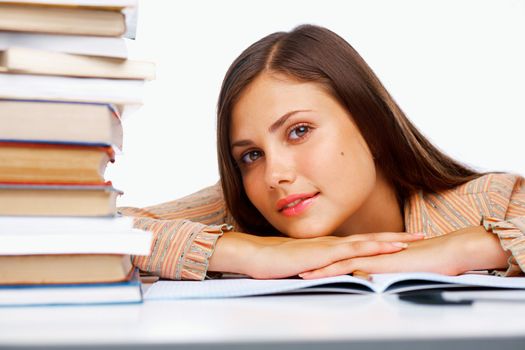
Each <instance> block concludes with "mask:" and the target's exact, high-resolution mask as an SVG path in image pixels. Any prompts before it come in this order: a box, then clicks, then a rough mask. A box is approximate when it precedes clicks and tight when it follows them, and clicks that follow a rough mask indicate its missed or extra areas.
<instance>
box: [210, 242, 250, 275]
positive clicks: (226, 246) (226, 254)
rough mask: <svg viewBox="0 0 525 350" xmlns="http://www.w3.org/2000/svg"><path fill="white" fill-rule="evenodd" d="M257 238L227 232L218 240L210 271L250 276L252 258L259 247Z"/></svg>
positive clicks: (211, 258) (211, 259)
mask: <svg viewBox="0 0 525 350" xmlns="http://www.w3.org/2000/svg"><path fill="white" fill-rule="evenodd" d="M256 238H258V237H256V236H253V235H249V234H246V233H241V232H226V233H224V234H223V235H222V236H221V237H220V238H219V239H218V240H217V243H216V245H215V250H214V252H213V254H212V255H211V257H210V260H209V265H208V271H217V272H231V273H241V274H246V275H249V274H250V273H249V272H250V271H251V268H250V266H251V264H252V263H253V262H252V260H251V259H250V257H253V256H254V255H255V252H256V251H257V249H258V247H259V245H258V244H257V240H256Z"/></svg>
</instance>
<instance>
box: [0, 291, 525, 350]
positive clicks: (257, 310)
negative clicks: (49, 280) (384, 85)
mask: <svg viewBox="0 0 525 350" xmlns="http://www.w3.org/2000/svg"><path fill="white" fill-rule="evenodd" d="M524 317H525V302H479V303H474V304H473V305H471V306H449V305H446V306H444V305H430V306H427V305H417V304H412V303H407V302H404V301H400V300H398V299H397V296H395V295H341V294H332V295H326V294H325V295H282V296H264V297H248V298H234V299H204V300H178V301H177V300H174V301H146V302H145V303H144V304H135V305H109V306H68V307H65V306H62V307H4V308H0V347H6V346H15V347H33V346H39V347H42V346H48V347H53V346H68V347H73V346H77V347H93V346H99V347H100V346H106V347H107V346H109V347H111V346H124V348H125V347H126V346H127V345H133V346H135V347H137V346H139V347H140V346H141V345H144V347H145V348H149V347H148V345H149V346H150V347H151V346H154V345H162V346H164V347H166V348H185V347H188V346H189V347H188V348H192V349H193V348H198V347H195V346H196V345H199V344H200V345H199V346H203V344H204V345H206V347H208V346H209V347H211V346H212V345H214V346H218V345H220V344H223V345H224V344H230V345H235V344H237V345H239V344H244V345H246V344H251V345H261V344H273V346H274V348H278V347H279V346H278V345H279V344H281V345H283V344H294V343H302V344H303V345H305V344H310V345H312V344H318V345H319V347H320V348H323V349H328V348H330V347H327V346H326V345H327V344H336V343H337V344H343V345H348V344H361V345H362V344H372V343H375V344H381V343H382V344H383V345H384V342H385V341H386V342H388V343H391V344H395V343H396V342H398V343H399V344H401V343H400V342H406V341H423V342H432V341H434V342H435V341H439V340H446V339H448V340H449V341H450V340H454V339H456V340H458V341H459V340H465V339H466V340H470V341H475V343H470V344H471V345H472V344H477V345H476V348H478V349H479V344H488V343H486V342H485V341H484V340H486V339H492V343H490V344H495V343H494V341H496V344H497V343H498V342H499V341H498V340H501V341H502V342H504V341H505V340H508V339H515V340H514V342H513V343H512V344H514V345H512V344H510V343H508V342H507V346H506V347H505V346H503V347H499V349H500V350H501V349H502V348H520V347H521V349H525V321H524V319H525V318H524ZM323 344H324V346H321V345H323ZM461 344H463V345H464V346H461V347H460V348H468V346H465V343H461ZM509 344H510V345H509ZM516 344H518V345H519V347H516V346H515V345H516ZM456 345H457V344H456ZM191 346H194V347H191ZM382 347H384V346H382ZM440 347H441V346H440ZM303 348H304V346H303ZM341 348H342V347H341ZM365 348H370V347H365ZM390 348H392V347H390ZM394 348H395V347H394ZM401 348H408V347H406V346H404V347H401ZM427 348H428V347H427Z"/></svg>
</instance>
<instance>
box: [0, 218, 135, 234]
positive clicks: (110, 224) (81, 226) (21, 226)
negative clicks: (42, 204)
mask: <svg viewBox="0 0 525 350" xmlns="http://www.w3.org/2000/svg"><path fill="white" fill-rule="evenodd" d="M132 228H133V218H132V217H129V216H122V217H46V216H0V236H1V235H3V234H13V235H14V234H22V235H23V234H48V233H69V232H72V231H75V232H78V233H86V234H87V233H93V232H100V233H104V232H108V233H111V232H115V231H127V230H130V229H132Z"/></svg>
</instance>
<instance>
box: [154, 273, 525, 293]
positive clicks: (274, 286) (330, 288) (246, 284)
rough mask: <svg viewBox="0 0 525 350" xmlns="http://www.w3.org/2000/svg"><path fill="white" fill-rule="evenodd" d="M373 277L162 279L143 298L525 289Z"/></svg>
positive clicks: (465, 280)
mask: <svg viewBox="0 0 525 350" xmlns="http://www.w3.org/2000/svg"><path fill="white" fill-rule="evenodd" d="M371 277H372V281H371V282H370V281H367V280H363V279H359V278H355V277H352V276H348V275H342V276H335V277H327V278H320V279H315V280H302V279H273V280H256V279H250V278H235V279H217V280H205V281H202V282H194V281H160V282H156V283H154V284H153V285H152V286H151V287H150V288H149V289H148V291H147V292H146V294H145V297H144V298H145V300H167V299H199V298H228V297H245V296H255V295H270V294H282V293H312V292H338V293H351V294H367V293H374V292H375V293H400V292H404V291H412V290H421V289H439V288H455V287H493V288H507V289H511V288H515V289H525V277H498V276H493V275H479V274H464V275H460V276H445V275H439V274H435V273H425V272H407V273H390V274H373V275H371ZM398 283H399V284H398Z"/></svg>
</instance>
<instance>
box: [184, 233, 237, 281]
mask: <svg viewBox="0 0 525 350" xmlns="http://www.w3.org/2000/svg"><path fill="white" fill-rule="evenodd" d="M231 230H233V226H231V225H228V224H222V225H212V226H206V227H204V228H203V229H202V230H201V231H199V232H196V233H195V234H193V235H192V236H191V237H190V238H189V239H188V241H187V244H186V247H185V249H184V250H183V253H182V254H181V256H180V259H179V262H178V264H177V265H178V268H177V271H176V274H175V279H177V280H180V279H182V280H198V281H202V280H204V278H205V277H206V273H207V272H208V265H209V260H210V257H211V256H212V254H213V252H214V251H215V245H216V244H217V240H218V239H219V237H221V236H222V235H223V234H224V232H228V231H231Z"/></svg>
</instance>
